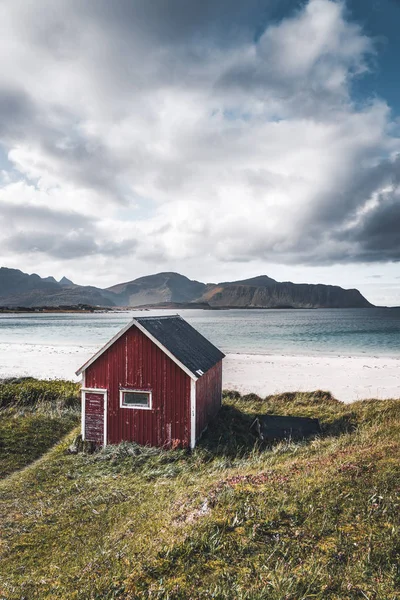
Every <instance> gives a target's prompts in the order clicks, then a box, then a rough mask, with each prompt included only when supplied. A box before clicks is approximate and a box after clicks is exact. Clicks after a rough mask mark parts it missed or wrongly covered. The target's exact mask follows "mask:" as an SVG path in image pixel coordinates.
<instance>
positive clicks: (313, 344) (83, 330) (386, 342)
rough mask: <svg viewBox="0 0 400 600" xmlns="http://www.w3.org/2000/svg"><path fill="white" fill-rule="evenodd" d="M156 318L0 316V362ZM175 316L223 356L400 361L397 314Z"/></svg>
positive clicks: (91, 343) (86, 344)
mask: <svg viewBox="0 0 400 600" xmlns="http://www.w3.org/2000/svg"><path fill="white" fill-rule="evenodd" d="M159 312H160V311H158V312H157V311H127V312H116V313H94V314H83V313H80V314H60V313H54V314H53V313H27V314H21V313H20V314H2V315H0V359H1V357H2V354H3V352H5V351H6V348H7V349H8V351H9V349H10V347H11V348H12V347H13V346H15V347H21V346H25V345H27V346H29V347H32V346H47V347H48V346H52V347H59V346H62V347H64V348H65V347H71V348H72V347H75V348H76V347H79V348H88V349H93V348H98V347H100V346H101V345H103V344H104V343H105V342H107V341H108V339H109V338H110V337H112V336H113V335H114V334H115V333H116V332H117V331H118V330H119V329H120V328H121V327H123V326H124V325H125V324H126V323H127V322H128V321H129V320H130V319H131V318H133V317H135V315H136V316H138V315H149V316H150V315H152V314H159ZM162 314H176V311H162ZM180 314H181V315H182V316H183V317H184V318H185V319H187V321H189V323H191V324H192V325H193V326H194V327H196V328H197V329H198V330H199V331H200V332H201V333H202V334H203V335H205V336H206V337H207V338H208V339H209V340H210V341H211V342H213V343H214V344H216V345H217V346H218V347H220V348H221V349H222V350H223V351H224V352H225V353H227V354H228V353H243V354H274V355H276V354H278V355H284V356H286V355H295V356H300V355H303V356H304V355H305V356H329V355H335V356H338V355H340V356H348V355H349V356H373V357H377V356H391V357H396V358H398V357H400V308H393V309H389V308H372V309H320V310H258V309H257V310H218V311H207V310H182V311H181V312H180Z"/></svg>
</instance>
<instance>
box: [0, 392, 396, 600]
mask: <svg viewBox="0 0 400 600" xmlns="http://www.w3.org/2000/svg"><path fill="white" fill-rule="evenodd" d="M266 411H269V412H271V413H275V414H292V415H306V416H313V417H318V418H319V419H320V421H321V423H322V427H323V435H322V436H321V437H320V439H315V440H309V441H307V442H304V441H303V442H297V443H294V442H281V443H279V444H275V445H273V446H272V447H270V448H265V449H263V448H259V447H258V446H257V444H256V443H255V441H254V439H253V438H252V436H251V435H250V433H249V425H250V423H251V422H252V420H253V419H254V417H255V416H256V415H257V414H260V413H265V412H266ZM76 431H77V430H75V432H72V433H71V434H70V435H69V436H67V437H66V438H65V439H64V440H63V441H62V442H61V443H60V444H59V445H58V446H56V447H55V448H53V449H52V450H50V451H49V452H48V453H47V454H46V455H45V456H43V458H41V459H40V460H39V461H37V462H35V463H33V464H32V465H30V466H28V467H27V468H25V469H24V470H23V471H21V472H18V473H15V474H13V475H11V476H9V477H7V478H6V479H5V480H4V481H3V482H1V483H0V496H1V510H0V531H1V532H2V533H1V537H2V540H1V546H0V552H1V556H0V596H1V597H4V598H7V600H17V599H18V600H20V599H21V598H23V597H24V598H29V600H32V599H39V598H40V600H46V599H48V600H49V599H51V600H63V599H65V600H66V599H68V600H70V599H72V600H73V599H79V600H81V599H89V598H90V599H91V600H100V599H104V600H111V599H115V598H119V599H124V600H133V599H139V598H143V599H147V598H158V599H178V600H183V599H187V600H200V599H206V598H211V597H213V598H217V599H218V600H224V599H227V600H228V599H229V600H230V599H232V598H238V599H242V600H261V599H265V600H283V599H286V600H311V599H313V600H315V599H316V600H339V599H340V600H356V599H360V598H369V599H374V600H395V599H396V600H397V598H398V597H399V595H398V590H399V585H400V573H399V568H398V565H399V559H400V513H399V510H398V503H399V484H398V482H399V475H400V458H399V457H400V453H399V450H400V404H399V402H398V401H396V400H387V401H374V400H370V401H364V402H357V403H354V404H352V405H344V404H342V403H340V402H338V401H337V400H335V399H333V398H332V397H331V396H330V395H329V394H327V393H323V392H315V393H310V394H286V395H281V396H271V397H268V398H266V399H265V400H261V399H258V398H257V397H256V396H254V395H249V396H247V397H243V398H239V397H237V394H227V395H226V396H225V400H224V406H223V409H222V411H221V414H220V417H219V419H218V420H217V421H216V422H215V423H214V424H213V426H212V427H210V430H209V431H208V432H207V434H206V435H205V436H204V437H203V439H202V441H201V444H200V446H199V447H198V448H197V449H196V450H195V451H194V452H193V453H191V454H190V453H186V452H185V451H182V450H171V451H164V450H157V449H151V448H140V447H138V446H135V445H134V444H122V445H120V446H117V447H109V448H107V449H105V450H102V451H101V452H99V453H96V454H92V455H88V454H78V455H71V454H68V452H67V449H68V446H69V445H70V443H71V441H72V439H73V437H74V435H75V433H76Z"/></svg>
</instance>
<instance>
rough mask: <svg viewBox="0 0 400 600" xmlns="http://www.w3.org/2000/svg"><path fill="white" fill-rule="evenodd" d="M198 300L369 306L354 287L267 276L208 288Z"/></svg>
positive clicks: (227, 303) (258, 304)
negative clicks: (292, 280)
mask: <svg viewBox="0 0 400 600" xmlns="http://www.w3.org/2000/svg"><path fill="white" fill-rule="evenodd" d="M199 301H202V302H208V304H210V306H211V307H230V308H245V307H248V308H369V307H372V306H373V305H372V304H371V303H370V302H368V300H366V298H364V296H363V295H362V294H361V293H360V292H359V291H358V290H356V289H351V290H345V289H343V288H341V287H339V286H334V285H322V284H316V285H314V284H309V283H291V282H290V281H287V282H283V283H279V282H277V281H274V280H273V279H271V278H269V277H267V276H264V275H263V276H260V277H254V278H253V279H247V280H242V281H235V282H232V283H229V282H228V283H220V284H217V285H216V286H213V287H211V288H210V289H208V290H207V291H206V292H205V293H204V294H203V296H202V297H201V299H199Z"/></svg>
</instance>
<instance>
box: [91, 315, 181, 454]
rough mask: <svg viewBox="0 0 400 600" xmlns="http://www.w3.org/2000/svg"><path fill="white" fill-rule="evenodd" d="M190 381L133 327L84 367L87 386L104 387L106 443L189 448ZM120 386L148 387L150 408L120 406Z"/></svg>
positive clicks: (140, 388)
mask: <svg viewBox="0 0 400 600" xmlns="http://www.w3.org/2000/svg"><path fill="white" fill-rule="evenodd" d="M190 381H191V380H190V377H189V376H188V375H187V374H186V373H184V372H183V371H182V369H180V367H179V366H178V365H177V364H175V363H174V362H173V361H172V360H171V359H170V358H169V357H168V356H167V355H166V354H165V353H164V352H163V351H162V350H161V349H160V348H158V346H156V345H155V344H154V343H153V342H152V341H151V340H150V339H149V338H148V337H146V336H145V335H144V334H143V333H142V332H141V331H139V329H138V328H137V327H135V326H132V327H131V328H130V329H129V330H128V331H126V332H125V333H124V334H123V335H122V336H121V337H120V338H119V339H118V340H117V341H116V342H115V343H114V344H113V345H112V346H110V347H109V348H108V349H107V350H106V351H105V352H104V353H103V354H102V355H101V356H99V358H98V359H97V360H96V361H95V362H94V363H93V364H91V365H90V366H89V367H88V368H87V369H86V371H85V386H86V387H87V388H104V389H107V390H108V403H107V443H108V444H118V443H120V442H121V441H134V442H137V443H138V444H143V445H151V446H165V447H171V446H174V445H178V444H179V445H180V446H183V447H189V446H190ZM121 388H130V389H133V390H148V391H151V392H152V408H151V410H143V409H140V408H128V407H120V399H119V392H120V389H121ZM175 440H176V441H175Z"/></svg>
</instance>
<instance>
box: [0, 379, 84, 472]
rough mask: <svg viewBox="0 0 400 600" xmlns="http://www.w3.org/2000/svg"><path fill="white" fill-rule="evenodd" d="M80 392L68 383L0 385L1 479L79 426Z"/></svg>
mask: <svg viewBox="0 0 400 600" xmlns="http://www.w3.org/2000/svg"><path fill="white" fill-rule="evenodd" d="M78 419H79V389H78V386H77V385H76V384H73V383H71V382H67V381H55V382H54V381H52V382H50V381H40V380H34V379H22V380H18V379H17V380H6V381H5V382H3V383H1V384H0V479H2V478H3V477H5V476H6V475H10V474H11V473H13V472H14V471H16V470H18V469H22V468H23V467H25V466H26V465H28V464H29V463H31V462H32V461H34V460H36V459H37V458H39V457H40V456H42V455H43V454H44V453H45V452H46V451H47V450H48V449H49V448H51V447H52V446H53V445H54V444H55V443H56V442H58V441H59V440H60V439H61V438H63V437H64V436H65V435H66V434H67V433H68V432H69V431H71V429H72V428H73V427H75V426H76V425H77V423H78Z"/></svg>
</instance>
